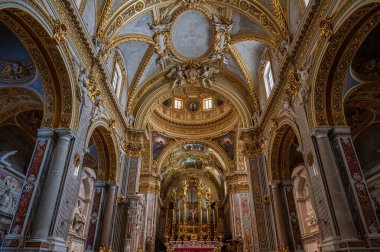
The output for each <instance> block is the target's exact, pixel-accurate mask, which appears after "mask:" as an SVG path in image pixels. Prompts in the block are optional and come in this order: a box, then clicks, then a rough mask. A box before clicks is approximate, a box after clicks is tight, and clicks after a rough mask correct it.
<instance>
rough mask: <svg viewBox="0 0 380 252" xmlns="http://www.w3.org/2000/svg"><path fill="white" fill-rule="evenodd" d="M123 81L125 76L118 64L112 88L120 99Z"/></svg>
mask: <svg viewBox="0 0 380 252" xmlns="http://www.w3.org/2000/svg"><path fill="white" fill-rule="evenodd" d="M122 80H123V76H122V75H121V69H120V66H119V64H118V63H116V64H115V70H114V72H113V78H112V88H113V91H114V92H115V94H116V96H117V97H119V94H120V87H121V82H122Z"/></svg>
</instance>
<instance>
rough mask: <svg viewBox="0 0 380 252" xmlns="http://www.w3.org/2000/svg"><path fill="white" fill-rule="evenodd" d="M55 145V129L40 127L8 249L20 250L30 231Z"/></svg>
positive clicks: (7, 245)
mask: <svg viewBox="0 0 380 252" xmlns="http://www.w3.org/2000/svg"><path fill="white" fill-rule="evenodd" d="M54 146H55V138H54V130H53V129H50V128H42V129H39V130H38V134H37V140H36V145H35V147H34V152H33V155H32V157H31V161H30V164H29V168H28V172H27V175H26V177H25V181H24V184H23V188H22V192H21V197H20V200H19V203H18V206H17V210H16V213H15V216H14V217H13V221H12V225H11V228H10V231H9V234H8V235H7V236H5V239H4V242H3V248H6V249H7V250H17V251H19V250H20V248H21V246H22V244H23V241H24V239H25V236H26V235H27V233H28V232H30V230H29V229H28V225H27V224H28V222H29V220H30V219H31V218H33V216H34V215H35V210H36V209H35V206H37V205H38V203H39V201H40V197H41V194H40V191H41V188H42V187H43V186H44V184H45V180H44V176H43V174H45V173H46V172H47V170H48V167H49V165H50V162H51V157H52V153H53V150H54Z"/></svg>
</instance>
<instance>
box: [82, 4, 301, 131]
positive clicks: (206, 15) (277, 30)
mask: <svg viewBox="0 0 380 252" xmlns="http://www.w3.org/2000/svg"><path fill="white" fill-rule="evenodd" d="M79 2H80V5H79V6H78V7H79V10H80V12H81V14H82V18H83V21H84V23H85V25H86V26H87V29H88V31H89V33H90V35H91V36H92V37H93V38H94V41H95V45H101V47H105V48H107V50H108V53H107V55H106V57H105V60H106V62H107V65H108V67H109V70H110V72H112V68H113V67H112V66H113V63H114V62H115V60H116V59H118V60H120V62H121V65H122V67H123V69H124V73H125V80H124V82H125V83H124V84H125V85H126V87H127V90H126V91H124V92H126V93H127V94H126V95H125V96H126V99H127V101H126V102H125V103H126V107H125V108H124V109H125V110H126V111H128V112H131V113H132V114H134V115H135V116H137V117H138V116H139V115H138V113H139V110H140V111H141V107H142V106H144V104H148V103H149V99H152V97H153V96H152V95H153V93H157V92H158V91H157V90H159V88H162V89H163V90H165V91H166V94H167V93H168V92H172V91H173V92H177V93H178V90H180V91H181V90H182V91H183V92H184V93H186V92H187V91H188V90H189V89H191V90H194V89H196V90H198V91H199V90H200V92H203V91H202V90H207V89H212V90H213V91H216V92H218V93H220V94H223V95H224V96H227V97H226V99H227V100H229V101H231V108H232V109H235V110H236V111H239V110H242V107H244V108H245V114H247V117H248V118H249V119H248V120H247V119H246V120H245V121H246V122H245V123H243V122H241V123H240V126H241V127H248V126H249V124H250V117H252V116H253V114H254V113H255V112H256V111H257V112H259V111H261V110H262V107H263V106H264V104H265V100H266V95H265V89H264V88H263V87H262V86H263V85H262V77H261V76H262V71H263V62H264V61H265V60H272V61H279V58H280V57H282V56H283V54H284V53H286V50H287V49H288V48H289V45H290V42H291V37H292V35H294V33H295V31H296V28H297V25H298V22H299V21H300V19H301V18H302V12H303V9H304V8H305V4H304V1H303V0H294V1H293V0H291V1H290V0H261V1H247V0H241V1H227V0H225V1H219V0H218V1H216V0H168V1H157V0H145V1H142V0H139V1H132V0H131V1H122V0H82V1H79ZM93 13H95V18H94V15H93ZM93 24H95V25H93ZM273 67H274V68H275V67H276V64H274V65H273ZM163 87H164V88H163ZM163 93H165V92H164V91H163V92H162V94H163ZM228 95H230V96H228ZM161 98H162V96H157V97H154V99H161ZM239 103H240V104H239ZM149 106H151V107H152V106H157V104H156V103H154V104H153V103H150V105H149ZM147 110H148V108H147ZM145 116H146V115H145ZM142 117H143V116H142ZM240 119H241V121H244V119H242V118H240ZM145 122H146V123H147V121H146V120H145Z"/></svg>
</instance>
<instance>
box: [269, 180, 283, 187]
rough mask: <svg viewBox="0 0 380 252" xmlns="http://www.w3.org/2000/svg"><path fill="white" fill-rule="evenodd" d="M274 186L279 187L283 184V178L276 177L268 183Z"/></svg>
mask: <svg viewBox="0 0 380 252" xmlns="http://www.w3.org/2000/svg"><path fill="white" fill-rule="evenodd" d="M268 184H269V185H270V186H271V187H272V188H276V187H279V186H280V184H281V180H279V179H274V180H271V181H269V183H268Z"/></svg>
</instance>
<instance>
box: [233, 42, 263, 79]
mask: <svg viewBox="0 0 380 252" xmlns="http://www.w3.org/2000/svg"><path fill="white" fill-rule="evenodd" d="M234 47H235V48H236V50H237V51H238V52H239V54H240V57H241V58H242V59H243V61H244V63H245V65H246V66H247V70H248V72H249V74H250V76H251V78H252V80H253V82H254V83H256V82H257V79H258V78H257V77H258V76H257V73H258V70H259V67H260V59H261V55H262V53H263V51H264V49H265V45H264V44H262V43H260V42H257V41H246V42H240V43H237V44H235V45H234Z"/></svg>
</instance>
